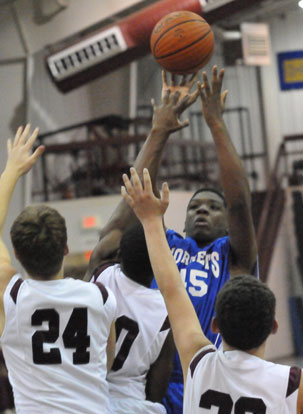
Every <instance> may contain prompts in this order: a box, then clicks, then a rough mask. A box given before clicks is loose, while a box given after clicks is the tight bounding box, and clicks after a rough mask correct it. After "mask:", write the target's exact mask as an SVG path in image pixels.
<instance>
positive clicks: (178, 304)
mask: <svg viewBox="0 0 303 414" xmlns="http://www.w3.org/2000/svg"><path fill="white" fill-rule="evenodd" d="M131 178H132V183H131V181H130V180H129V178H128V177H127V175H126V174H124V175H123V181H124V185H125V187H122V195H123V197H124V199H125V201H126V202H127V203H128V205H129V206H130V207H132V209H133V210H134V213H135V214H136V216H137V217H138V219H139V220H140V221H141V223H142V225H143V228H144V233H145V238H146V243H147V248H148V253H149V257H150V261H151V265H152V268H153V273H154V275H155V278H156V281H157V284H158V286H159V289H160V291H161V293H162V295H163V297H164V300H165V304H166V308H167V311H168V316H169V320H170V324H171V328H172V331H173V335H174V340H175V344H176V347H177V350H178V353H179V356H180V359H181V364H182V370H183V375H184V378H186V374H187V369H188V365H189V363H190V361H191V360H192V358H193V356H194V355H195V353H196V352H197V351H198V350H199V349H200V348H202V347H203V346H206V345H208V344H210V341H209V340H208V339H207V338H206V337H205V335H204V333H203V331H202V329H201V326H200V322H199V320H198V317H197V314H196V312H195V310H194V308H193V305H192V303H191V301H190V299H189V296H188V294H187V292H186V290H185V288H184V285H183V283H182V280H181V278H180V274H179V271H178V268H177V265H176V263H175V260H174V258H173V256H172V254H171V251H170V248H169V246H168V243H167V240H166V236H165V232H164V228H163V225H162V217H163V214H164V213H165V211H166V208H167V206H168V199H169V190H168V186H167V183H165V184H163V186H162V196H161V198H160V199H159V198H157V197H155V196H154V194H153V191H152V184H151V180H150V176H149V173H148V170H147V169H144V171H143V186H142V184H141V181H140V178H139V176H138V174H137V173H136V170H135V169H134V168H131ZM189 338H190V340H189Z"/></svg>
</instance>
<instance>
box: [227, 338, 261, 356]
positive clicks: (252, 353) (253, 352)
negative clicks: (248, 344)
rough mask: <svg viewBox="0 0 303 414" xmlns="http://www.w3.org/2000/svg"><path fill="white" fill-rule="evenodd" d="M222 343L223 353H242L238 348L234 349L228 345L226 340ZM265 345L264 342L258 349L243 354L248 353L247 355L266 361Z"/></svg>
mask: <svg viewBox="0 0 303 414" xmlns="http://www.w3.org/2000/svg"><path fill="white" fill-rule="evenodd" d="M222 343H223V351H241V350H240V349H238V348H235V347H232V346H230V345H228V344H227V343H226V342H224V340H222ZM265 344H266V343H265V342H263V344H262V345H260V346H259V347H258V348H253V349H249V350H247V351H243V352H246V353H247V354H250V355H254V356H256V357H259V358H261V359H264V354H265Z"/></svg>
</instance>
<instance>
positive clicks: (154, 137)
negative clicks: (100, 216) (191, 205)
mask: <svg viewBox="0 0 303 414" xmlns="http://www.w3.org/2000/svg"><path fill="white" fill-rule="evenodd" d="M196 77H197V76H196V75H191V76H190V77H189V79H188V80H187V77H186V76H183V77H182V78H181V81H180V82H179V83H178V82H176V78H175V76H172V78H171V82H170V84H169V82H168V80H167V74H166V72H165V71H163V72H162V95H161V105H159V106H158V105H156V104H155V102H154V100H152V105H153V110H154V114H153V121H152V129H151V131H150V133H149V135H148V137H147V139H146V141H145V143H144V145H143V147H142V149H141V151H140V152H139V154H138V156H137V159H136V161H135V163H134V167H135V168H136V170H137V172H138V174H139V176H140V177H142V171H143V168H148V170H149V172H150V176H151V179H152V183H153V186H154V190H155V191H156V192H157V190H156V178H157V174H158V169H159V164H160V160H161V157H162V153H163V149H164V147H165V144H166V142H167V140H168V138H169V136H170V134H171V133H172V132H175V131H178V130H180V129H182V128H184V127H186V126H187V125H188V121H183V122H181V121H180V116H181V114H182V113H183V112H184V111H185V109H187V108H188V107H189V106H190V105H192V104H193V103H194V102H195V101H196V99H197V97H198V96H199V90H198V89H197V90H196V91H195V92H193V93H191V94H190V90H191V88H192V87H193V85H194V83H195V81H196ZM135 221H136V217H135V215H134V214H133V212H132V210H131V209H130V208H129V207H128V205H127V204H126V203H125V202H124V200H122V201H121V202H120V203H119V204H118V206H117V208H116V209H115V211H114V213H113V215H112V216H111V218H110V219H109V221H108V223H107V224H106V225H105V227H104V228H103V229H102V230H101V233H100V239H99V243H98V244H97V246H96V247H95V249H94V251H93V253H92V256H91V259H90V262H89V266H88V269H87V272H86V275H85V280H90V278H91V275H92V272H93V271H94V269H95V268H96V267H97V266H98V265H100V264H101V263H102V262H104V261H106V260H107V259H112V257H113V256H115V254H116V253H117V250H118V248H119V244H120V240H121V237H122V233H123V231H124V230H125V229H126V228H127V227H130V226H131V225H133V224H134V223H135Z"/></svg>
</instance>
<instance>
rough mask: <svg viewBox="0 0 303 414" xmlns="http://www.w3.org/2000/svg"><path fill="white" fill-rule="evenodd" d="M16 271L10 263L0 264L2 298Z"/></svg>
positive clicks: (0, 293)
mask: <svg viewBox="0 0 303 414" xmlns="http://www.w3.org/2000/svg"><path fill="white" fill-rule="evenodd" d="M16 273H17V270H16V269H15V268H14V266H12V265H11V263H1V264H0V295H1V297H3V295H4V292H5V289H6V288H7V286H8V284H9V282H10V281H11V279H12V277H13V276H14V275H16Z"/></svg>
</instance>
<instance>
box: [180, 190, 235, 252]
mask: <svg viewBox="0 0 303 414" xmlns="http://www.w3.org/2000/svg"><path fill="white" fill-rule="evenodd" d="M184 231H185V233H186V236H189V237H192V238H193V239H195V240H196V241H197V243H198V244H199V245H203V244H206V243H209V242H212V241H214V240H215V239H217V238H218V237H223V236H225V235H226V234H227V216H226V204H225V198H224V195H223V194H222V193H221V192H220V191H218V190H217V189H215V188H213V187H204V188H201V189H199V190H197V191H196V192H195V193H194V194H193V196H192V198H191V199H190V201H189V203H188V206H187V211H186V220H185V227H184Z"/></svg>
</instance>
